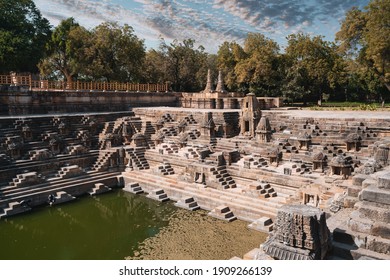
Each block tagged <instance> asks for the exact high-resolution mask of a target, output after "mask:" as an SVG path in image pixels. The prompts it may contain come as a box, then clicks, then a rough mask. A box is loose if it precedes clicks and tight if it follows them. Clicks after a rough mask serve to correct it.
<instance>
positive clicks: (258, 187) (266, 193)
mask: <svg viewBox="0 0 390 280" xmlns="http://www.w3.org/2000/svg"><path fill="white" fill-rule="evenodd" d="M249 190H250V193H251V194H256V195H257V196H258V197H261V198H269V197H276V196H277V193H276V191H275V190H274V189H273V188H272V187H271V185H270V184H268V183H266V182H259V183H252V184H250V185H249Z"/></svg>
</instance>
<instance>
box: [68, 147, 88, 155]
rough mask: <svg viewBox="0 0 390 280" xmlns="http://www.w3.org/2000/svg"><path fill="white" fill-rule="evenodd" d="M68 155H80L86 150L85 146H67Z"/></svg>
mask: <svg viewBox="0 0 390 280" xmlns="http://www.w3.org/2000/svg"><path fill="white" fill-rule="evenodd" d="M68 151H69V155H71V156H76V155H81V154H84V153H86V152H88V150H87V148H85V147H84V146H83V145H73V146H70V147H68Z"/></svg>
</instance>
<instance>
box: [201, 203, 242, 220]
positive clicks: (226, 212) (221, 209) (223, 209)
mask: <svg viewBox="0 0 390 280" xmlns="http://www.w3.org/2000/svg"><path fill="white" fill-rule="evenodd" d="M208 215H209V216H211V217H214V218H217V219H220V220H224V221H227V222H232V221H234V220H237V217H236V216H234V214H233V212H232V211H231V210H230V208H229V207H228V206H226V205H221V206H218V207H216V208H215V209H213V210H211V211H210V212H209V213H208Z"/></svg>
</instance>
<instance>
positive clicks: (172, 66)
mask: <svg viewBox="0 0 390 280" xmlns="http://www.w3.org/2000/svg"><path fill="white" fill-rule="evenodd" d="M160 51H161V52H162V53H163V55H164V56H165V57H166V64H165V65H166V66H167V68H166V74H167V81H168V82H170V83H171V84H172V87H173V89H174V90H175V91H199V90H201V89H202V88H203V87H204V85H205V81H206V74H207V68H208V67H209V65H208V62H210V61H211V60H210V59H208V55H207V53H206V52H205V51H204V48H203V46H199V47H197V48H195V40H193V39H185V40H183V42H178V41H177V40H175V41H174V42H173V43H171V44H169V45H168V44H166V43H165V41H162V42H161V45H160Z"/></svg>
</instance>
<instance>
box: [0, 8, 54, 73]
mask: <svg viewBox="0 0 390 280" xmlns="http://www.w3.org/2000/svg"><path fill="white" fill-rule="evenodd" d="M49 38H50V25H49V21H48V20H47V19H45V18H44V17H42V16H41V13H40V12H39V10H38V9H37V8H36V6H35V4H34V2H33V1H31V0H13V1H9V0H0V72H3V73H5V72H9V71H19V72H36V71H37V64H38V62H39V60H40V59H41V58H42V57H43V55H44V50H45V48H44V46H45V44H46V42H47V40H48V39H49Z"/></svg>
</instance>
